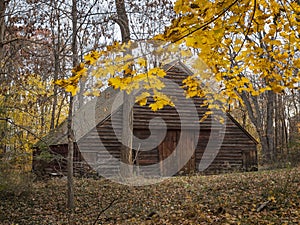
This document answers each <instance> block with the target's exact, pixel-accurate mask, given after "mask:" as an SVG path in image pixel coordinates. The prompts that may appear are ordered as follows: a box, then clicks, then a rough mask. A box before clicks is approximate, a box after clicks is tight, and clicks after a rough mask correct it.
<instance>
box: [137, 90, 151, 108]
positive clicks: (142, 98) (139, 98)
mask: <svg viewBox="0 0 300 225" xmlns="http://www.w3.org/2000/svg"><path fill="white" fill-rule="evenodd" d="M149 96H150V94H149V93H148V92H143V93H142V94H140V95H139V96H137V97H136V99H135V102H137V103H139V104H140V105H141V106H144V105H146V104H147V98H148V97H149Z"/></svg>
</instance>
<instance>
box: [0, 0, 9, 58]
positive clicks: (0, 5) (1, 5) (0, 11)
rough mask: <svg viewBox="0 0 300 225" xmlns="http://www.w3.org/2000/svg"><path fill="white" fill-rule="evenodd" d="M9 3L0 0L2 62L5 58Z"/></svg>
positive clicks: (0, 52)
mask: <svg viewBox="0 0 300 225" xmlns="http://www.w3.org/2000/svg"><path fill="white" fill-rule="evenodd" d="M6 5H7V1H5V0H0V60H1V61H2V59H3V56H4V52H3V51H4V48H3V47H4V46H3V42H4V39H5V29H6V26H5V10H6Z"/></svg>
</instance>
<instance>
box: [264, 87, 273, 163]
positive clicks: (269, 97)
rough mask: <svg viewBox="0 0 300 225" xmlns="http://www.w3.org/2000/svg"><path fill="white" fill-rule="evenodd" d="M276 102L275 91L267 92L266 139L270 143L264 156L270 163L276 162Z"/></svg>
mask: <svg viewBox="0 0 300 225" xmlns="http://www.w3.org/2000/svg"><path fill="white" fill-rule="evenodd" d="M274 102H275V93H274V92H273V91H268V92H267V127H266V128H267V129H266V138H267V143H268V148H267V149H266V152H265V154H264V156H265V160H266V162H268V163H270V162H271V163H272V162H273V161H274V130H275V128H274Z"/></svg>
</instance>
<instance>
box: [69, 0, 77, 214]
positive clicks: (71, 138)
mask: <svg viewBox="0 0 300 225" xmlns="http://www.w3.org/2000/svg"><path fill="white" fill-rule="evenodd" d="M76 4H77V0H72V30H73V34H72V61H73V67H75V66H76V65H77V64H78V56H77V38H76V35H77V5H76ZM73 99H74V98H73V96H72V95H71V93H70V101H69V114H68V194H67V195H68V201H67V206H68V208H69V209H74V181H73V169H74V168H73V166H74V165H73V160H74V157H73V156H74V143H75V140H74V133H73V129H72V116H73Z"/></svg>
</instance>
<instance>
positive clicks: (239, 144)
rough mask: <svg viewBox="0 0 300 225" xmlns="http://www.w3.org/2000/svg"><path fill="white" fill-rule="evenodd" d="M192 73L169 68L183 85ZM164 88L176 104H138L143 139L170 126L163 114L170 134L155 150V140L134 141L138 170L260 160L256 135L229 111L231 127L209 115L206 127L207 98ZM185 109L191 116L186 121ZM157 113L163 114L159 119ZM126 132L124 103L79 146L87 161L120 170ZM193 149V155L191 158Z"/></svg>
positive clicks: (229, 166) (243, 165)
mask: <svg viewBox="0 0 300 225" xmlns="http://www.w3.org/2000/svg"><path fill="white" fill-rule="evenodd" d="M186 76H187V73H186V72H183V71H182V70H181V69H179V68H176V67H173V68H171V69H170V70H168V72H167V76H166V79H170V80H172V81H174V82H175V83H177V84H178V85H181V84H182V80H183V79H185V78H186ZM164 93H165V94H167V95H168V96H171V98H172V100H174V102H175V105H176V107H175V108H173V107H170V106H166V107H165V108H164V109H162V110H158V111H157V112H153V111H151V110H150V109H149V107H148V105H149V104H151V103H152V102H153V101H152V100H151V99H150V100H149V101H148V104H147V105H146V106H139V105H134V109H133V115H134V120H133V129H134V131H133V133H134V135H135V136H136V137H138V138H140V139H141V140H145V139H147V138H148V137H149V136H150V135H157V139H159V138H161V136H162V134H161V133H160V131H161V130H162V128H164V126H163V124H162V121H161V120H163V121H164V122H165V124H166V134H165V136H164V138H163V140H162V142H161V143H158V145H157V146H156V147H154V148H152V149H151V150H148V151H144V150H145V149H147V148H148V147H149V146H148V145H151V144H152V143H145V142H142V141H141V140H140V141H136V142H134V143H133V148H134V149H135V150H134V163H135V165H138V166H140V167H139V169H137V171H135V172H136V173H140V174H144V175H147V174H152V175H153V174H157V175H168V174H167V171H168V168H171V169H174V168H175V169H176V171H178V170H180V168H179V165H181V164H182V160H183V161H185V162H187V163H186V165H185V166H184V167H183V168H182V169H181V171H180V172H179V174H181V173H187V172H194V171H198V170H199V168H200V171H202V169H201V168H204V167H205V166H204V167H203V165H205V163H207V164H209V166H208V167H207V168H205V170H204V173H220V172H227V171H233V170H251V169H252V168H253V167H256V166H257V155H256V142H255V140H254V139H253V138H252V137H251V136H250V135H249V134H248V133H247V132H246V131H245V130H243V128H242V127H240V125H239V124H238V123H237V122H236V121H235V120H234V119H233V118H232V117H231V116H230V115H229V114H228V115H227V117H226V118H227V119H226V128H222V124H221V123H218V122H215V121H214V120H213V119H212V118H211V117H209V118H207V119H206V120H204V121H203V122H201V123H200V130H197V129H198V128H199V120H200V119H201V118H202V116H203V115H204V114H205V112H207V110H208V109H207V107H203V106H201V105H202V103H203V99H200V98H193V99H192V100H186V98H185V96H184V90H183V89H181V88H178V87H177V88H176V87H174V88H169V89H168V90H167V91H165V92H164ZM188 101H193V104H194V105H195V106H196V112H197V114H198V117H197V118H196V119H195V118H193V114H194V113H193V112H192V110H191V108H189V107H187V105H188V103H187V102H188ZM179 114H180V115H183V117H184V118H185V119H184V120H182V121H181V120H180V116H179ZM155 118H160V119H161V120H160V121H157V120H153V119H155ZM181 119H182V118H181ZM151 120H152V122H151V125H152V128H154V129H155V132H152V133H151V132H150V130H149V125H150V121H151ZM112 121H113V124H112ZM153 121H154V122H153ZM155 121H156V122H155ZM213 121H214V122H213ZM197 126H198V128H197ZM199 131H200V132H199ZM121 132H122V107H120V108H119V109H118V110H116V111H115V112H114V113H113V114H112V115H110V116H108V117H107V118H106V119H105V120H103V121H102V122H100V123H99V124H98V125H97V126H96V127H95V128H94V129H92V130H91V131H90V132H88V133H87V134H86V135H85V136H83V137H82V138H81V139H80V140H79V141H78V146H79V149H80V151H81V152H82V154H83V156H84V157H85V159H86V161H88V162H89V163H90V164H91V166H92V167H93V168H94V169H95V170H96V171H98V172H99V173H100V174H102V175H107V176H112V175H119V174H118V173H119V172H118V171H119V164H120V162H119V159H120V150H121V147H122V144H121V143H120V140H121V139H118V137H121ZM197 133H198V135H197ZM223 135H224V139H223V140H221V146H219V145H218V140H220V139H221V137H222V136H223ZM154 138H155V137H154ZM180 138H182V140H180ZM210 138H211V140H210ZM209 140H210V141H209ZM141 143H142V144H141ZM208 143H210V144H209V145H208ZM193 146H196V150H195V152H190V151H192V150H193ZM176 147H177V149H178V151H177V153H176V155H174V154H173V155H172V153H173V151H174V149H175V148H176ZM204 152H206V153H205V154H204ZM171 155H172V156H171ZM188 155H190V156H191V157H190V158H186V157H187V156H188ZM168 157H174V160H171V161H169V164H168V163H165V162H164V161H165V159H167V158H168ZM212 157H213V158H214V160H212ZM151 166H152V167H151Z"/></svg>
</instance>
